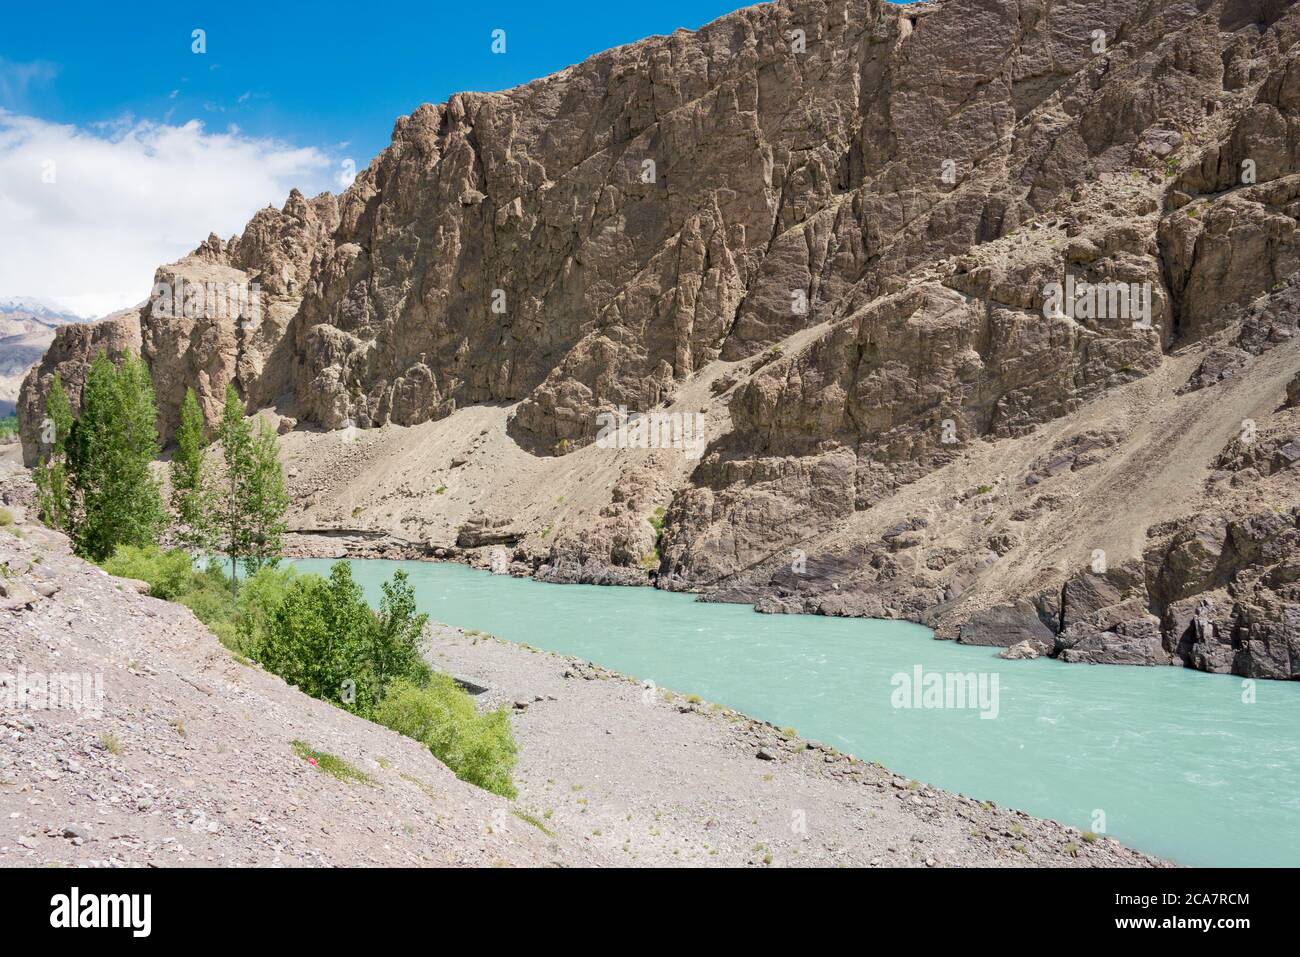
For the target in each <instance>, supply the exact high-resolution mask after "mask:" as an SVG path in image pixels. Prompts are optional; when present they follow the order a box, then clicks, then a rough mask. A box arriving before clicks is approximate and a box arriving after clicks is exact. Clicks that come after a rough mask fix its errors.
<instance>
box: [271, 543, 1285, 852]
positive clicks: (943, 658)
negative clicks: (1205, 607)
mask: <svg viewBox="0 0 1300 957" xmlns="http://www.w3.org/2000/svg"><path fill="white" fill-rule="evenodd" d="M294 564H295V565H297V566H298V567H299V568H301V569H303V570H305V571H314V572H319V573H321V574H328V571H329V565H330V564H331V563H330V562H328V561H324V560H298V561H295V562H294ZM350 564H351V565H352V568H353V573H354V575H355V577H356V579H357V580H358V582H360V583H361V584H362V586H363V587H364V588H365V590H366V594H367V596H368V598H369V599H370V600H371V601H372V602H375V603H377V602H378V597H379V584H380V582H382V581H385V580H386V579H388V578H389V577H390V576H391V575H392V573H393V571H394V570H396V569H398V568H401V569H404V570H405V571H406V572H407V574H408V575H409V576H410V578H411V582H412V584H413V585H414V587H415V590H416V594H417V596H418V599H419V604H420V609H421V610H422V611H425V612H428V613H429V615H430V617H431V618H433V619H434V620H436V621H441V622H445V623H447V624H451V625H458V626H460V627H463V628H476V629H479V630H482V631H487V632H491V633H492V634H494V635H497V636H499V637H501V638H504V639H507V640H509V641H514V642H522V643H527V644H529V645H533V646H534V647H537V648H543V649H545V650H547V651H555V652H561V653H563V654H568V655H577V656H579V657H581V658H584V659H587V660H589V661H594V662H596V663H597V664H600V665H603V666H605V667H608V668H612V669H614V670H616V671H620V672H623V673H624V674H628V675H632V676H634V677H637V678H640V679H643V680H651V681H654V682H655V683H656V684H657V685H658V686H660V687H665V688H670V689H672V690H674V691H678V692H681V693H684V694H689V693H695V694H698V695H700V696H701V697H703V698H704V699H706V700H708V701H716V702H718V703H720V704H724V705H727V706H729V707H732V708H735V709H737V710H739V711H742V712H744V713H746V714H749V715H752V716H754V717H757V718H763V719H766V720H769V721H772V722H773V723H775V724H777V725H779V726H782V727H787V726H788V727H793V728H795V729H796V730H797V731H798V732H799V734H800V735H802V736H803V737H805V738H812V739H816V740H819V741H822V742H824V743H826V744H831V745H834V746H835V747H837V748H839V749H840V750H841V751H845V752H848V753H850V754H853V755H856V756H857V757H860V758H863V759H865V760H870V761H878V762H880V763H881V764H883V765H884V766H885V767H887V768H889V769H891V770H893V771H896V772H898V773H899V774H902V775H905V776H907V777H910V778H915V779H917V780H919V781H924V782H928V783H930V784H934V785H937V786H939V787H942V788H945V789H947V790H950V791H957V792H960V793H962V794H966V795H969V796H971V797H975V798H979V799H984V800H993V801H996V802H997V803H999V804H1002V805H1006V806H1010V807H1016V808H1020V809H1022V810H1025V811H1028V812H1030V813H1031V814H1034V815H1037V816H1040V817H1047V818H1053V819H1055V820H1058V821H1063V822H1066V823H1069V824H1073V825H1075V826H1077V827H1079V828H1082V829H1084V830H1093V831H1097V832H1103V831H1104V832H1105V833H1107V834H1110V835H1112V836H1114V837H1116V838H1118V839H1120V840H1122V841H1124V842H1125V843H1127V844H1129V845H1130V846H1133V847H1137V848H1140V849H1142V850H1145V851H1148V852H1151V853H1154V854H1159V855H1162V856H1165V857H1168V858H1171V859H1173V860H1175V861H1178V862H1180V863H1183V864H1191V865H1267V866H1277V865H1296V864H1300V682H1272V681H1256V682H1245V681H1243V680H1242V679H1240V678H1233V677H1227V676H1222V675H1207V674H1202V673H1199V672H1195V671H1191V670H1187V669H1183V668H1138V667H1121V666H1111V665H1067V664H1061V663H1059V662H1056V661H1051V660H1047V659H1040V660H1037V661H1003V660H1001V659H999V658H998V657H997V656H996V654H997V649H987V648H973V647H963V646H960V645H957V644H955V643H953V642H949V641H934V640H932V638H931V635H930V631H929V630H928V629H926V628H923V627H921V626H919V625H914V624H910V623H907V622H896V621H876V620H871V619H848V618H823V617H815V616H805V615H760V614H758V613H756V612H754V611H753V610H752V609H751V608H750V607H749V606H747V605H716V604H705V603H701V602H697V601H695V600H694V597H693V596H690V595H682V594H672V593H667V592H661V591H657V590H654V589H650V588H614V587H601V586H592V585H549V584H543V583H540V582H535V581H531V580H528V579H518V578H511V577H509V576H505V575H492V574H489V573H487V572H480V571H475V570H473V569H470V568H467V567H465V566H463V565H458V564H435V563H429V562H399V561H383V560H359V561H352V562H350ZM918 669H920V672H919V677H920V681H919V683H918V682H917V680H916V679H917V677H918ZM932 675H933V676H934V677H931V676H932ZM949 675H953V676H957V675H969V676H971V677H970V678H968V679H965V681H966V682H967V683H966V684H964V685H963V686H962V690H963V691H967V690H971V691H973V692H974V693H972V694H969V695H968V696H966V701H965V704H966V706H965V707H948V706H947V705H949V704H950V703H951V704H952V705H957V704H959V703H961V702H960V701H958V699H957V698H956V696H955V691H956V685H955V684H954V685H953V690H954V696H953V698H952V699H951V701H950V700H949V698H948V696H947V694H946V693H942V694H938V695H936V694H935V693H934V692H933V691H931V692H930V694H929V695H928V696H927V694H926V693H925V691H926V688H927V684H932V683H933V682H935V681H939V682H942V683H944V691H945V692H946V688H947V682H948V680H949V679H948V677H947V676H949ZM918 684H919V690H914V688H913V687H912V686H913V685H918ZM981 691H982V692H983V694H982V695H981V694H980V692H981ZM936 703H937V704H940V705H943V706H942V707H934V706H932V705H934V704H936ZM927 704H928V705H931V706H926V705H927Z"/></svg>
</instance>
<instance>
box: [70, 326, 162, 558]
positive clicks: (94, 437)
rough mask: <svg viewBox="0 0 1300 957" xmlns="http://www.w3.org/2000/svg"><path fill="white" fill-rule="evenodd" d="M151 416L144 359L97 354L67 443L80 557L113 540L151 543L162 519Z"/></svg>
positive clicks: (101, 552) (105, 552) (109, 548)
mask: <svg viewBox="0 0 1300 957" xmlns="http://www.w3.org/2000/svg"><path fill="white" fill-rule="evenodd" d="M157 418H158V411H157V406H156V405H155V403H154V394H153V384H152V383H151V382H150V381H149V372H148V370H147V369H146V368H145V364H144V361H143V360H142V359H140V358H139V357H137V356H133V355H128V356H126V357H125V358H124V359H123V360H122V364H121V366H120V367H117V368H115V367H114V366H113V363H112V362H110V361H109V359H108V357H107V356H105V355H104V353H102V352H101V353H100V354H99V355H97V356H96V357H95V360H94V362H92V363H91V367H90V374H89V376H88V377H87V379H86V387H85V389H84V390H83V392H82V395H81V416H80V417H79V418H78V419H77V420H76V422H75V424H74V425H73V427H72V429H71V432H70V433H69V437H68V448H67V453H68V466H69V471H70V473H71V485H72V489H73V491H74V495H75V498H76V502H77V506H78V508H79V509H80V517H79V518H78V520H77V521H76V523H75V527H74V528H73V535H72V538H73V542H74V544H75V546H76V549H77V551H78V553H79V554H81V555H83V556H84V557H87V558H90V559H91V560H93V561H103V560H104V559H105V558H107V557H108V556H109V555H111V554H113V550H114V549H115V548H116V547H117V546H118V545H137V546H141V547H143V546H146V545H151V544H156V543H157V540H158V534H159V532H160V531H161V530H162V528H163V527H164V525H165V524H166V512H165V510H164V509H163V504H162V495H161V493H160V491H159V488H158V482H157V480H156V479H155V478H154V477H153V472H152V470H151V467H150V466H151V463H152V462H153V460H154V458H155V457H156V456H157V454H158V428H157Z"/></svg>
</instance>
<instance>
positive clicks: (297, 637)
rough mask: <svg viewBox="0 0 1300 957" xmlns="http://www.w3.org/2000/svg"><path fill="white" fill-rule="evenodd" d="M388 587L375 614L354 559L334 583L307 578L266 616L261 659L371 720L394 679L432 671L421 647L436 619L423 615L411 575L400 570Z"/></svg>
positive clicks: (342, 565) (336, 569)
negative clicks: (428, 625) (354, 573)
mask: <svg viewBox="0 0 1300 957" xmlns="http://www.w3.org/2000/svg"><path fill="white" fill-rule="evenodd" d="M382 590H383V598H382V599H381V600H380V603H379V611H378V612H375V611H372V610H371V609H370V606H369V605H368V604H366V600H365V597H364V596H363V594H362V592H361V586H360V585H358V584H357V583H356V581H355V580H354V579H353V577H352V570H351V568H350V567H349V566H348V564H347V563H346V562H336V563H335V564H334V566H333V568H331V569H330V577H329V579H328V580H326V579H323V578H320V577H319V576H316V575H303V576H301V577H299V578H298V579H296V580H294V581H293V582H291V583H289V585H288V586H287V587H286V588H285V589H284V590H283V593H282V594H281V595H280V596H279V601H278V604H277V605H276V607H275V609H274V611H273V612H271V613H270V614H269V615H268V616H267V617H266V619H265V620H264V622H263V626H264V629H265V632H264V637H263V639H262V640H261V642H260V643H259V644H258V646H257V648H256V655H257V657H258V659H259V660H260V661H261V662H262V664H263V665H264V666H265V667H266V668H267V669H268V670H270V671H274V672H275V673H276V674H278V675H279V676H280V677H282V678H284V680H285V681H288V682H289V683H290V684H294V685H297V686H298V687H299V688H300V689H301V690H302V691H303V692H304V693H306V694H309V695H311V696H312V697H315V698H322V699H324V700H326V701H332V702H334V703H335V704H337V705H340V706H341V707H344V708H347V709H348V710H350V711H354V712H356V713H357V714H360V715H363V716H365V717H370V716H371V715H372V714H373V712H374V709H375V706H376V705H377V704H378V702H379V701H380V699H381V698H383V696H384V691H385V689H386V688H387V686H388V684H389V683H390V682H391V681H394V680H396V679H400V678H408V679H413V680H416V681H421V680H423V679H424V678H425V677H426V676H427V675H428V674H429V667H428V665H426V664H425V663H424V660H423V658H422V657H421V655H420V647H419V645H420V636H421V634H422V633H423V631H424V624H425V622H426V621H427V620H428V618H427V616H426V615H422V614H417V613H416V610H415V592H414V590H413V589H412V588H411V586H410V583H409V581H408V580H407V577H406V575H405V574H404V573H403V572H397V573H395V574H394V575H393V580H392V581H391V582H385V583H384V585H383V586H382Z"/></svg>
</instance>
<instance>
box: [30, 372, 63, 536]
mask: <svg viewBox="0 0 1300 957" xmlns="http://www.w3.org/2000/svg"><path fill="white" fill-rule="evenodd" d="M72 422H73V419H72V407H71V405H69V403H68V395H67V393H66V392H64V391H63V380H62V378H60V376H59V374H58V373H57V372H56V373H54V378H53V379H51V380H50V391H49V393H48V395H47V396H46V397H45V417H44V420H43V421H42V422H41V434H40V441H41V446H42V447H45V446H48V447H49V451H48V452H47V453H46V454H44V455H42V456H41V459H40V462H39V463H38V464H37V467H36V473H35V476H34V478H35V482H36V491H37V500H36V503H37V509H38V510H39V512H40V517H41V521H42V522H44V523H45V524H46V525H48V526H49V527H50V528H57V529H66V528H68V527H69V525H70V523H71V514H70V513H71V501H70V491H69V488H68V437H69V436H70V435H71V434H72Z"/></svg>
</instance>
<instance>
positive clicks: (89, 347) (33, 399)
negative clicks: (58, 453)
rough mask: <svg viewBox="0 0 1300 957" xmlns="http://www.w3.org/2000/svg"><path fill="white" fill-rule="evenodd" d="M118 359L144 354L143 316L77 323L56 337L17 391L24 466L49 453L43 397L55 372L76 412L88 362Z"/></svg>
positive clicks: (122, 314)
mask: <svg viewBox="0 0 1300 957" xmlns="http://www.w3.org/2000/svg"><path fill="white" fill-rule="evenodd" d="M101 352H102V353H104V354H105V355H107V356H108V357H109V358H110V359H113V360H117V359H120V358H122V356H124V355H126V354H127V353H128V352H132V353H135V354H137V355H138V354H139V353H140V312H139V310H136V309H128V310H126V311H124V312H120V313H116V314H114V315H112V316H109V317H108V318H107V319H104V320H101V321H100V322H96V323H73V324H70V325H66V326H61V327H60V328H59V329H58V330H56V331H55V333H54V342H53V343H51V345H50V347H49V349H47V350H46V352H45V355H44V357H43V358H42V359H41V361H40V363H38V364H37V365H35V366H33V367H32V368H31V370H30V371H29V372H28V373H27V375H26V377H25V378H24V379H23V384H22V387H21V388H20V389H19V392H18V429H19V436H20V438H21V439H22V443H23V464H24V465H27V466H28V467H31V466H34V465H36V464H37V462H39V461H40V459H41V456H42V455H44V454H46V453H48V451H49V446H48V444H47V443H46V442H45V441H44V438H43V434H42V433H43V430H42V426H41V423H42V421H43V420H44V418H45V397H46V395H47V394H48V393H49V389H50V382H51V381H52V380H53V379H54V376H55V374H56V373H57V374H58V376H59V380H60V382H62V383H63V391H64V392H65V393H66V394H67V396H68V402H69V404H70V405H71V406H72V410H73V412H74V414H75V412H76V411H77V410H78V409H79V408H80V407H81V390H82V389H84V388H85V386H86V378H87V376H89V375H90V364H91V363H92V362H93V361H94V360H95V357H96V356H97V355H99V354H100V353H101Z"/></svg>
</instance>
